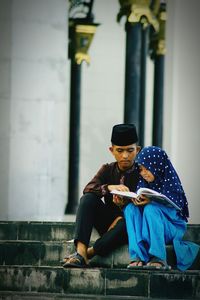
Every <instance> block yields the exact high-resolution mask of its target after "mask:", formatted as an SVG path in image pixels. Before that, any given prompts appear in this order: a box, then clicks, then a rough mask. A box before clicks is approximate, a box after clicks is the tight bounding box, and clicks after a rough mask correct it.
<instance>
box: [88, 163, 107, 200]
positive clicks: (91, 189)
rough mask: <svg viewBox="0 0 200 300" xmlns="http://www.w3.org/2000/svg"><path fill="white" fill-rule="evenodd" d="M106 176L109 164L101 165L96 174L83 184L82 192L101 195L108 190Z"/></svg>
mask: <svg viewBox="0 0 200 300" xmlns="http://www.w3.org/2000/svg"><path fill="white" fill-rule="evenodd" d="M108 178H109V164H105V165H103V166H102V167H101V168H100V169H99V171H98V172H97V174H96V175H95V176H94V177H93V178H92V180H91V181H90V182H88V184H87V185H86V186H85V188H84V190H83V194H85V193H95V194H96V195H98V196H100V197H103V196H105V195H106V194H107V193H109V191H108V184H109V183H108Z"/></svg>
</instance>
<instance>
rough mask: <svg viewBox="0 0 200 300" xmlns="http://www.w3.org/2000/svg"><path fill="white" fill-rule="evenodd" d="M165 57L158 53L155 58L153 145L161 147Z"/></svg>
mask: <svg viewBox="0 0 200 300" xmlns="http://www.w3.org/2000/svg"><path fill="white" fill-rule="evenodd" d="M164 59H165V58H164V56H163V55H156V57H155V59H154V95H153V100H154V101H153V145H154V146H158V147H161V148H162V144H163V95H164V62H165V61H164Z"/></svg>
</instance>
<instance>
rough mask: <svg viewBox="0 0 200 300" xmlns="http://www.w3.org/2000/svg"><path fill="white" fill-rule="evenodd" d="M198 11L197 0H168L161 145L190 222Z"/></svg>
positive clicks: (198, 105) (196, 159) (199, 98)
mask: <svg viewBox="0 0 200 300" xmlns="http://www.w3.org/2000/svg"><path fill="white" fill-rule="evenodd" d="M199 11H200V1H199V0H192V1H187V0H176V1H172V0H170V1H168V22H167V56H166V81H165V83H166V86H165V106H166V109H165V127H164V130H165V144H164V146H165V148H167V149H168V150H169V152H170V154H171V158H172V161H173V162H174V164H175V166H176V169H177V171H178V173H179V175H180V177H181V180H182V183H183V185H184V188H185V192H186V195H187V198H188V202H189V208H190V216H191V218H190V220H189V221H190V222H192V223H200V216H199V212H200V201H199V192H200V186H199V167H200V155H199V147H200V134H199V129H200V117H199V115H200V58H199V55H200V35H199V33H198V28H199Z"/></svg>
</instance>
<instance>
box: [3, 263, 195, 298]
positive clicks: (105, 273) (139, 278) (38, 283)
mask: <svg viewBox="0 0 200 300" xmlns="http://www.w3.org/2000/svg"><path fill="white" fill-rule="evenodd" d="M199 286H200V272H199V271H186V272H179V271H175V270H170V271H147V270H128V269H106V268H91V269H90V268H85V269H63V268H61V267H32V266H0V295H3V293H9V291H12V292H13V293H14V292H15V291H16V292H17V293H20V292H25V293H26V292H27V293H40V294H41V293H44V296H45V293H51V294H53V293H56V294H60V295H61V296H65V295H66V296H67V295H72V294H73V295H74V296H75V295H80V296H81V295H84V297H85V296H86V295H88V296H89V295H90V296H91V297H94V295H95V296H96V299H99V298H98V297H99V296H100V297H102V296H104V297H105V296H108V297H113V296H115V298H116V297H117V296H118V297H120V296H123V297H125V296H127V297H136V299H141V298H142V297H143V298H144V299H145V298H147V299H152V298H153V299H163V298H164V299H200V289H199ZM143 298H142V299H143ZM3 299H4V298H3ZM43 299H45V298H43ZM73 299H74V298H73ZM75 299H78V298H75ZM83 299H85V298H83ZM88 299H89V298H88ZM100 299H101V298H100ZM106 299H109V298H106ZM110 299H112V298H110ZM116 299H117V298H116ZM119 299H123V298H122V297H120V298H119ZM132 299H134V298H132ZM29 300H30V298H29Z"/></svg>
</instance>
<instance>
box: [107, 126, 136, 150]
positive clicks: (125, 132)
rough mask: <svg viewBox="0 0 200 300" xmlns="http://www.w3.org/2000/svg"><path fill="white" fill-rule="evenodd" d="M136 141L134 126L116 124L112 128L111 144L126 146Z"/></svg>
mask: <svg viewBox="0 0 200 300" xmlns="http://www.w3.org/2000/svg"><path fill="white" fill-rule="evenodd" d="M137 141H138V136H137V131H136V127H135V125H134V124H117V125H115V126H113V129H112V136H111V143H112V144H114V145H117V146H127V145H131V144H135V143H137Z"/></svg>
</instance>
